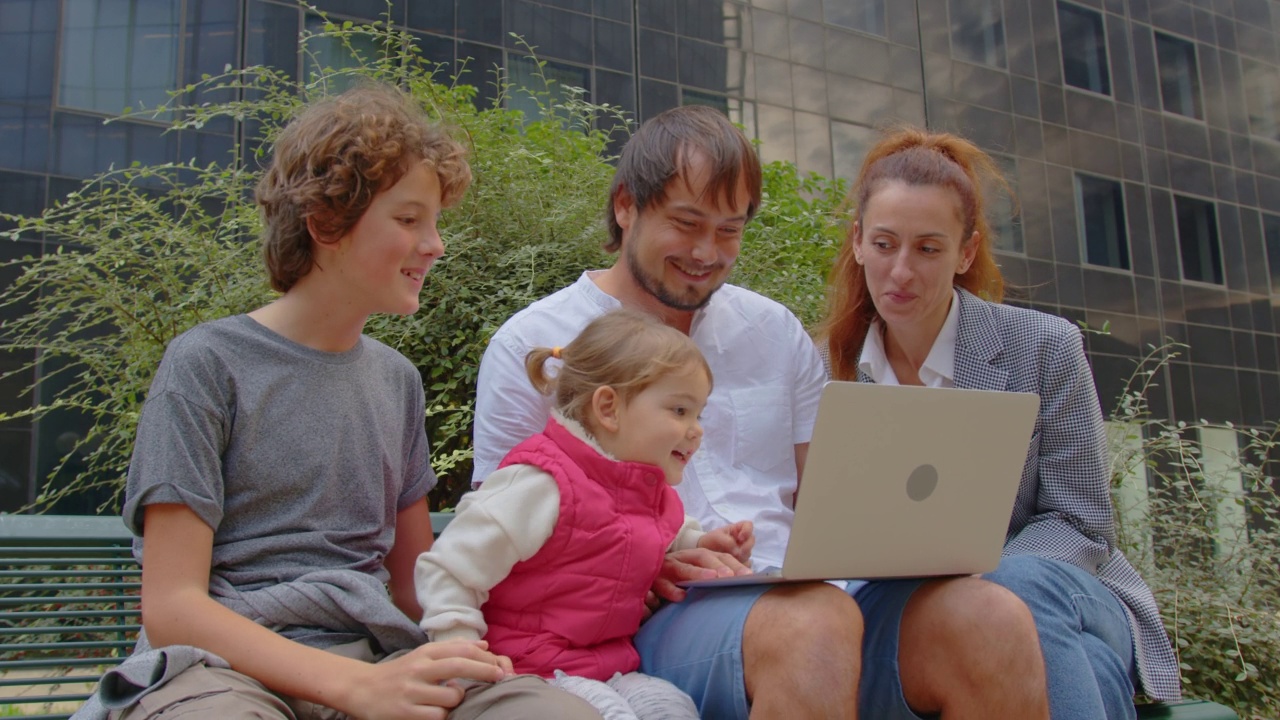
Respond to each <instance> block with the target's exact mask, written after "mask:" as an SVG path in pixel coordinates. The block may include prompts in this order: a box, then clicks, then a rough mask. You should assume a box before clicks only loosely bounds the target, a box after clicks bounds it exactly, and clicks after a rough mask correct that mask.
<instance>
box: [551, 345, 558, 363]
mask: <svg viewBox="0 0 1280 720" xmlns="http://www.w3.org/2000/svg"><path fill="white" fill-rule="evenodd" d="M551 357H553V358H555V359H557V360H559V359H560V346H559V345H557V346H555V347H553V348H551Z"/></svg>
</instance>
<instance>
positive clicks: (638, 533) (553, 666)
mask: <svg viewBox="0 0 1280 720" xmlns="http://www.w3.org/2000/svg"><path fill="white" fill-rule="evenodd" d="M516 464H520V465H534V466H537V467H539V468H541V469H542V470H543V471H545V472H547V473H549V474H550V475H551V476H552V477H554V478H555V480H556V484H557V485H558V486H559V487H560V516H559V518H558V520H557V521H556V528H555V530H554V531H553V532H552V533H551V537H550V538H549V539H548V540H547V542H546V544H545V545H543V546H542V549H541V550H539V551H538V553H537V554H536V555H534V556H533V557H532V558H529V560H527V561H524V562H520V563H516V566H515V567H514V568H512V570H511V574H510V575H508V576H507V578H506V579H505V580H503V581H502V582H500V583H498V585H497V586H496V587H494V588H493V590H492V591H491V592H490V593H489V601H488V602H486V603H485V604H484V606H483V607H482V608H481V610H482V611H483V612H484V618H485V622H486V623H488V625H489V631H488V633H486V634H485V640H488V641H489V649H490V650H492V651H493V652H495V653H498V654H500V655H506V656H508V657H510V658H511V660H512V662H513V663H514V664H515V669H516V672H519V673H532V674H536V675H542V676H546V677H550V676H551V675H552V673H553V671H555V670H563V671H564V672H566V673H569V674H570V675H579V676H582V677H589V678H594V679H597V680H607V679H609V678H610V677H612V676H613V674H614V673H615V672H624V673H625V672H631V671H633V670H635V669H637V668H638V667H639V666H640V656H639V655H638V654H637V653H636V649H635V646H634V645H633V644H632V641H631V639H632V637H633V636H634V635H635V633H636V630H637V629H639V627H640V620H641V618H642V617H643V614H644V596H645V593H646V592H647V591H648V590H649V588H650V586H652V585H653V581H654V580H655V579H656V578H657V577H658V571H659V569H660V568H661V567H662V558H663V555H664V554H665V553H666V550H667V547H668V546H670V545H671V543H672V541H673V540H674V539H675V536H676V533H677V532H678V531H679V530H680V526H681V524H682V523H683V522H684V506H683V504H682V503H681V502H680V498H679V496H677V495H676V492H675V490H674V489H673V488H671V487H670V486H669V485H667V483H666V482H665V480H664V478H663V474H662V470H661V469H659V468H658V467H657V466H654V465H648V464H645V463H627V462H616V461H613V460H609V459H608V458H606V457H604V456H602V455H600V454H599V453H598V452H596V450H595V449H594V448H592V447H591V446H590V445H588V444H587V443H585V442H583V441H582V440H581V439H579V438H577V437H575V436H574V435H573V434H572V433H571V432H569V431H568V430H566V429H565V428H564V427H563V426H561V425H560V424H559V423H557V422H556V421H555V420H549V421H548V422H547V426H546V428H545V429H544V430H543V431H542V433H541V434H539V435H535V436H533V437H531V438H529V439H528V440H526V441H524V442H523V443H520V444H519V445H517V446H516V447H515V449H513V450H512V451H511V452H510V453H508V454H507V456H506V458H504V459H503V461H502V466H503V467H506V466H507V465H516Z"/></svg>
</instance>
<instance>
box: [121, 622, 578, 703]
mask: <svg viewBox="0 0 1280 720" xmlns="http://www.w3.org/2000/svg"><path fill="white" fill-rule="evenodd" d="M329 651H330V652H333V653H336V654H338V655H342V656H344V657H351V658H355V659H358V660H364V661H366V662H376V661H377V660H379V659H386V658H378V657H377V656H375V655H374V653H373V651H372V650H371V648H370V647H369V643H368V642H365V641H360V642H356V643H351V644H348V645H339V646H337V647H333V648H329ZM398 654H399V653H397V655H398ZM111 717H112V718H113V720H148V719H149V718H165V719H170V718H181V717H189V718H271V719H272V720H347V719H348V717H349V716H348V715H346V714H344V713H341V712H338V711H337V710H334V709H333V708H328V707H325V706H323V705H317V704H315V703H312V702H307V701H305V700H298V699H296V698H290V697H286V696H283V695H278V694H276V693H273V692H271V691H270V690H268V689H267V688H266V687H265V686H263V684H262V683H260V682H258V681H257V680H254V679H253V678H251V677H249V676H248V675H243V674H241V673H238V672H236V671H234V670H226V669H222V668H210V667H205V666H204V665H197V666H195V667H192V668H189V669H188V670H186V671H185V672H183V673H182V674H180V675H178V676H177V677H175V678H173V679H172V680H170V681H169V682H167V683H165V684H164V685H163V686H161V687H159V688H157V689H156V690H154V691H153V692H150V693H148V694H147V695H145V696H143V697H142V699H141V700H139V701H138V703H137V704H136V705H134V706H133V707H131V708H128V709H126V710H123V711H120V712H116V713H112V714H111ZM449 718H450V720H533V719H535V718H564V719H565V720H599V718H600V714H599V713H598V712H596V710H595V709H593V708H592V707H591V705H590V704H588V703H587V702H586V701H585V700H582V699H581V698H579V697H577V696H575V695H571V694H570V693H568V692H565V691H563V690H560V689H557V688H554V687H551V686H550V685H548V684H547V683H546V682H545V681H543V680H542V678H539V677H535V676H532V675H518V676H516V677H513V678H508V679H506V680H503V681H502V682H500V683H497V684H494V685H477V686H475V687H472V688H470V689H469V690H467V693H466V697H465V698H463V700H462V703H461V704H459V705H458V707H456V708H454V709H453V711H452V712H450V713H449Z"/></svg>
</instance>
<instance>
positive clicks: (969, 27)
mask: <svg viewBox="0 0 1280 720" xmlns="http://www.w3.org/2000/svg"><path fill="white" fill-rule="evenodd" d="M947 8H948V10H949V12H950V14H951V54H952V55H953V56H954V57H956V58H957V59H960V60H967V61H969V62H972V63H978V64H980V65H991V66H992V67H999V68H1002V67H1005V56H1004V14H1003V12H1002V10H1001V5H1000V0H948V2H947Z"/></svg>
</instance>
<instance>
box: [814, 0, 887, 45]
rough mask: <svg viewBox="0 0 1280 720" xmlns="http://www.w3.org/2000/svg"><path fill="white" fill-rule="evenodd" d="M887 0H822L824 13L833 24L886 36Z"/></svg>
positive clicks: (824, 16)
mask: <svg viewBox="0 0 1280 720" xmlns="http://www.w3.org/2000/svg"><path fill="white" fill-rule="evenodd" d="M884 4H885V0H858V1H857V2H849V0H822V15H823V18H824V19H826V21H827V22H828V23H830V24H831V25H839V26H840V27H846V28H849V29H850V30H860V31H862V32H864V33H871V34H872V35H879V36H881V37H884V36H885V35H887V34H888V32H887V31H886V30H885V22H884Z"/></svg>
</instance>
